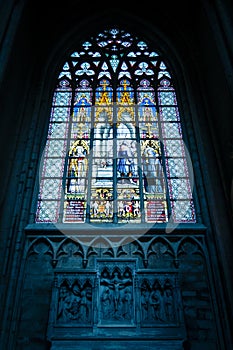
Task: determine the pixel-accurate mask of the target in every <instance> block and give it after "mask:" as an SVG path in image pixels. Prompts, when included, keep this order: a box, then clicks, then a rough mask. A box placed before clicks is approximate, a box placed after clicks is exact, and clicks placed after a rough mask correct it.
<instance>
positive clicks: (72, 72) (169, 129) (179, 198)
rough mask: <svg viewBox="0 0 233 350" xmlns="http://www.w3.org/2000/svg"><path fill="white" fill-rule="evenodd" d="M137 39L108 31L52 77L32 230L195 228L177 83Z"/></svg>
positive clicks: (78, 51)
mask: <svg viewBox="0 0 233 350" xmlns="http://www.w3.org/2000/svg"><path fill="white" fill-rule="evenodd" d="M165 62H166V58H165V57H163V56H162V55H160V54H158V53H157V52H156V51H154V49H152V48H151V47H150V45H149V44H148V43H147V42H146V41H144V40H142V39H141V38H140V37H137V36H133V35H132V34H131V33H130V32H128V31H127V30H124V29H121V28H118V27H110V28H109V29H105V30H103V31H102V32H100V33H99V34H97V35H95V36H89V37H87V38H86V40H81V41H80V43H79V45H77V46H76V48H75V49H74V50H73V51H72V52H70V53H69V54H67V57H66V58H65V59H64V61H63V64H62V66H61V68H60V72H59V73H58V74H57V78H56V84H55V89H54V93H53V100H52V105H51V114H50V123H49V130H48V135H47V142H46V146H45V150H44V152H43V157H42V159H41V172H40V176H39V182H40V185H39V194H38V200H37V207H36V208H33V210H34V211H35V219H34V220H35V223H36V224H42V223H45V224H48V223H53V224H54V223H55V224H61V223H63V224H70V223H76V224H79V223H80V224H82V223H98V224H104V225H106V224H107V225H108V224H109V223H113V224H119V223H123V224H125V223H128V222H130V223H131V224H134V223H135V224H144V223H146V224H150V225H153V224H154V223H168V224H171V223H177V224H178V223H189V224H190V223H193V224H195V223H197V221H198V220H199V216H198V210H197V208H196V206H197V204H196V203H195V199H194V197H195V196H193V187H194V184H193V174H192V171H193V170H192V164H191V162H190V159H189V158H190V157H189V154H188V149H187V147H186V144H185V142H184V137H183V131H182V123H181V119H182V115H181V112H180V106H179V104H178V101H177V96H176V89H175V78H174V77H173V76H172V74H171V72H170V70H169V68H168V67H167V65H166V63H165Z"/></svg>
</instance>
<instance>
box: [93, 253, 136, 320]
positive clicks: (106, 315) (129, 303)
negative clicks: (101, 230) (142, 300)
mask: <svg viewBox="0 0 233 350" xmlns="http://www.w3.org/2000/svg"><path fill="white" fill-rule="evenodd" d="M134 265H135V262H129V261H127V262H126V261H119V260H118V261H117V265H116V261H115V262H114V260H110V261H109V262H108V265H107V266H106V261H103V262H101V261H99V262H98V269H99V305H100V312H99V322H100V324H110V325H118V324H122V322H123V323H124V324H132V323H134V312H133V309H134V294H133V293H134V288H133V287H134V282H133V273H134V271H135V266H134Z"/></svg>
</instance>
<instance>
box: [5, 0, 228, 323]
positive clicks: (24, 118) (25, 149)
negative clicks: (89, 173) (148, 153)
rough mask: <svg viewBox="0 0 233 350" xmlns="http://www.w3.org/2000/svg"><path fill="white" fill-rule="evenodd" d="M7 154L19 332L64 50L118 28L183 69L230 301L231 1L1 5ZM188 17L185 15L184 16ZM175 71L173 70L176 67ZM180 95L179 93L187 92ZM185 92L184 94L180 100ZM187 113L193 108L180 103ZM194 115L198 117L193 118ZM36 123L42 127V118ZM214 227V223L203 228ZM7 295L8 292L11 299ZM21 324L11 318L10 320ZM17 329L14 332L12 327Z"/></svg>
mask: <svg viewBox="0 0 233 350" xmlns="http://www.w3.org/2000/svg"><path fill="white" fill-rule="evenodd" d="M1 6H2V12H1V16H2V18H3V19H4V20H3V21H2V22H1V38H2V46H1V62H2V63H3V65H2V67H4V69H2V70H1V77H0V78H1V80H0V82H1V85H0V95H1V104H0V116H1V117H0V122H1V127H0V133H1V135H0V149H1V156H2V157H1V159H2V160H1V183H2V191H1V196H0V203H1V211H2V213H1V223H0V225H1V245H0V246H1V248H0V265H1V266H2V267H3V273H2V276H3V279H2V282H1V287H2V298H1V301H2V303H1V314H2V318H3V321H4V322H3V324H4V327H5V329H7V328H8V330H9V329H12V328H11V327H12V321H13V322H15V321H16V320H17V317H18V316H17V312H12V309H14V307H15V306H16V305H15V306H13V305H14V304H12V307H11V308H10V309H9V307H8V309H9V310H8V311H9V313H8V312H6V306H7V305H8V306H9V305H10V304H11V303H12V300H17V298H16V297H18V294H17V291H16V288H17V278H18V276H19V275H18V274H19V270H20V262H21V261H23V260H21V259H22V258H23V248H24V234H23V228H24V227H25V226H26V224H27V223H28V221H29V216H30V204H31V200H32V195H33V188H34V184H35V176H36V167H37V165H38V161H39V156H38V152H39V151H41V147H42V145H43V143H44V142H45V137H46V133H47V124H48V115H49V105H48V103H47V101H46V99H47V98H48V96H49V97H50V98H51V91H52V80H53V78H54V77H55V75H56V70H57V69H58V67H57V66H56V63H55V65H53V63H52V62H53V60H55V59H56V58H57V59H58V61H59V63H62V59H63V57H65V54H66V52H65V42H66V40H71V38H73V39H76V40H77V42H78V41H79V40H80V39H81V38H83V35H84V34H85V36H86V35H87V36H88V35H89V34H93V33H94V34H95V33H97V32H98V31H99V30H101V29H102V28H103V27H104V26H105V25H108V24H112V23H113V24H120V25H122V26H125V27H126V28H128V29H129V30H133V31H135V32H136V33H138V35H140V34H141V33H142V34H143V35H144V36H145V38H147V39H149V40H151V41H153V38H154V37H157V39H158V43H159V45H160V50H161V51H162V53H164V54H165V53H166V52H169V55H170V56H171V57H169V63H170V62H171V63H170V64H171V69H172V70H173V69H174V73H175V69H176V67H179V68H178V69H179V73H180V76H182V79H183V80H184V85H185V89H186V90H187V92H186V93H187V98H188V103H189V104H190V110H192V111H191V112H190V115H191V117H192V118H193V127H194V129H195V132H196V143H197V147H198V152H199V158H200V160H201V164H202V170H201V173H202V176H203V178H204V188H203V189H202V190H201V191H202V193H203V195H204V193H206V194H207V197H208V198H209V200H208V203H207V205H206V207H205V208H202V209H203V210H206V211H208V212H209V215H210V221H211V224H212V225H213V234H214V236H211V237H210V238H209V239H210V241H211V243H210V246H211V247H212V248H214V249H216V250H217V252H218V256H217V258H216V259H215V264H216V265H214V266H213V269H219V271H220V272H222V278H223V279H222V281H221V283H220V284H223V285H225V286H226V287H227V288H226V289H227V291H226V295H225V298H226V299H228V298H229V299H230V298H231V296H232V294H231V290H232V288H231V286H232V281H231V278H230V277H231V271H232V257H231V250H232V236H231V233H232V207H231V198H230V194H231V183H232V174H233V170H232V159H231V158H230V154H231V152H232V148H233V146H232V128H233V123H232V110H233V106H232V101H233V98H232V91H233V89H232V87H233V83H232V66H231V65H230V59H229V57H230V54H231V53H232V44H231V43H230V40H229V38H230V36H231V34H232V33H233V31H231V30H232V25H231V23H232V18H231V15H230V13H233V11H231V10H232V4H231V2H228V1H223V2H222V3H221V4H220V2H219V1H190V2H187V3H185V4H177V3H176V2H169V1H163V2H160V3H157V2H156V4H155V8H154V9H153V10H151V9H150V7H149V4H148V5H145V7H144V8H143V9H142V8H141V7H137V5H136V4H135V3H134V2H127V4H126V3H123V2H118V3H117V4H116V5H115V7H112V6H111V5H109V3H105V2H102V3H101V4H100V3H96V2H95V3H93V4H89V5H88V6H87V7H84V4H83V2H80V1H69V2H68V4H67V6H66V7H65V5H64V4H61V5H59V4H58V3H57V2H55V1H53V0H52V1H50V7H49V6H48V3H47V2H44V1H42V2H41V1H35V2H34V1H24V0H23V1H15V2H13V1H10V2H8V3H7V4H4V5H1ZM181 10H182V11H181ZM172 62H176V63H177V66H176V64H172ZM180 90H182V89H180ZM181 92H182V91H180V93H181ZM182 102H184V103H186V101H182ZM193 111H194V112H193ZM38 116H39V118H38ZM206 224H209V221H208V220H207V221H206ZM9 291H10V292H9ZM231 299H233V298H231ZM13 314H14V316H12V315H13ZM15 327H17V325H16V324H15Z"/></svg>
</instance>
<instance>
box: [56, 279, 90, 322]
mask: <svg viewBox="0 0 233 350" xmlns="http://www.w3.org/2000/svg"><path fill="white" fill-rule="evenodd" d="M91 300H92V294H91V288H90V286H88V285H85V286H84V287H83V288H81V287H80V286H79V285H77V284H75V285H73V286H72V287H69V286H68V285H66V284H63V285H61V287H60V290H59V300H58V312H57V322H58V323H75V322H78V323H81V322H84V323H88V322H90V321H91Z"/></svg>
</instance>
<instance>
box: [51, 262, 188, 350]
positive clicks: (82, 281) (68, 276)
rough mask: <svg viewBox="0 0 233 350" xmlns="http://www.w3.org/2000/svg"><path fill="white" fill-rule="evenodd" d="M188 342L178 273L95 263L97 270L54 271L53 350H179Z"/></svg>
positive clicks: (109, 263)
mask: <svg viewBox="0 0 233 350" xmlns="http://www.w3.org/2000/svg"><path fill="white" fill-rule="evenodd" d="M185 337H186V331H185V327H184V320H183V307H182V301H181V293H180V288H179V281H178V275H177V272H176V271H174V270H173V271H166V272H161V271H157V270H155V269H153V270H152V269H138V266H137V259H96V263H95V269H93V270H86V269H78V270H74V269H73V270H72V271H65V270H56V271H55V280H54V287H53V291H52V298H51V308H50V319H49V326H48V339H49V340H50V341H51V343H52V350H56V349H63V350H65V349H67V350H68V349H83V350H85V349H88V350H99V349H101V350H103V349H106V350H108V349H115V350H118V349H119V350H120V349H121V350H126V349H127V350H129V349H134V350H135V349H137V350H144V349H145V350H146V349H147V350H148V349H172V350H178V349H182V345H181V344H182V341H183V339H184V338H185Z"/></svg>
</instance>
